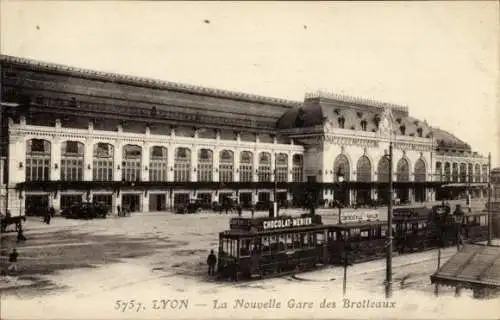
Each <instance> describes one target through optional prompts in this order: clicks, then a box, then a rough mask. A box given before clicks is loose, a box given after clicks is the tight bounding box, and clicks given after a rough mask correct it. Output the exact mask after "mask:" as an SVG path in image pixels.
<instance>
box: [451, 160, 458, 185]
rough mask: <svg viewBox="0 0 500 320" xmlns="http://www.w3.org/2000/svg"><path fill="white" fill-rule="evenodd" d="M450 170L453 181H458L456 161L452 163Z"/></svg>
mask: <svg viewBox="0 0 500 320" xmlns="http://www.w3.org/2000/svg"><path fill="white" fill-rule="evenodd" d="M451 170H452V173H451V176H452V180H453V182H458V163H453V165H452V167H451Z"/></svg>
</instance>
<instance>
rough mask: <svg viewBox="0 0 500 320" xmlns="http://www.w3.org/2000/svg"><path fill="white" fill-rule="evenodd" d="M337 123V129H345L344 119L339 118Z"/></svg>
mask: <svg viewBox="0 0 500 320" xmlns="http://www.w3.org/2000/svg"><path fill="white" fill-rule="evenodd" d="M337 121H338V123H339V128H341V129H344V128H345V118H344V117H339V118H338V120H337Z"/></svg>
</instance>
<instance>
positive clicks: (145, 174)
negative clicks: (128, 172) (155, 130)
mask: <svg viewBox="0 0 500 320" xmlns="http://www.w3.org/2000/svg"><path fill="white" fill-rule="evenodd" d="M146 168H147V170H146ZM149 169H150V168H149V142H146V141H145V142H144V143H143V144H142V153H141V181H149Z"/></svg>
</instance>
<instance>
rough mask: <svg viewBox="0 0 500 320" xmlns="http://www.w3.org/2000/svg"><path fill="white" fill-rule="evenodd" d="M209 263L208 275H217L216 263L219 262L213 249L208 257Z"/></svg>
mask: <svg viewBox="0 0 500 320" xmlns="http://www.w3.org/2000/svg"><path fill="white" fill-rule="evenodd" d="M207 264H208V275H209V276H215V265H216V264H217V257H216V256H215V254H214V251H213V250H210V254H209V255H208V258H207Z"/></svg>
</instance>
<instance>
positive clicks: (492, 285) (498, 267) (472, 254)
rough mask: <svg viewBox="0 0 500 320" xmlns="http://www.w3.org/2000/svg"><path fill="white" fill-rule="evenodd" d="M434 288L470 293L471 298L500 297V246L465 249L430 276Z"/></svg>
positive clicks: (469, 247) (479, 246) (475, 246)
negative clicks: (472, 294) (435, 286)
mask: <svg viewBox="0 0 500 320" xmlns="http://www.w3.org/2000/svg"><path fill="white" fill-rule="evenodd" d="M431 282H432V283H433V284H436V285H438V286H439V285H443V286H449V287H455V289H456V292H457V293H459V292H460V290H461V289H469V290H473V292H474V298H491V297H498V296H499V294H500V246H496V245H494V246H485V245H465V246H464V247H463V248H462V249H461V250H460V251H458V252H457V253H456V254H455V255H453V256H452V257H451V258H450V259H449V260H448V261H447V262H446V263H445V264H444V265H443V266H442V267H441V268H439V270H438V271H437V272H436V273H434V274H433V275H431Z"/></svg>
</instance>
